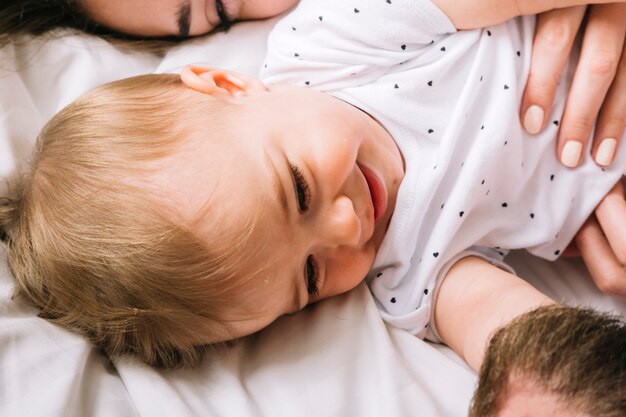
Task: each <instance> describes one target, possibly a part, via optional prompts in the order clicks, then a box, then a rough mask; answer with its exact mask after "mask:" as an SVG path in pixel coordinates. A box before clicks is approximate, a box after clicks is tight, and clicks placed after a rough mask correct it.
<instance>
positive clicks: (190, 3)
mask: <svg viewBox="0 0 626 417" xmlns="http://www.w3.org/2000/svg"><path fill="white" fill-rule="evenodd" d="M297 2H298V0H80V3H81V6H82V8H83V9H84V10H85V12H86V13H87V15H88V16H89V17H90V18H91V19H92V20H94V21H95V22H97V23H99V24H101V25H103V26H106V27H108V28H109V29H112V30H115V31H116V32H120V33H125V34H128V35H137V36H155V37H159V36H177V37H187V36H196V35H202V34H205V33H208V32H210V31H212V30H213V29H215V28H219V27H228V24H229V23H230V22H232V21H237V20H254V19H263V18H266V17H271V16H276V15H278V14H280V13H282V12H284V11H286V10H288V9H289V8H290V7H291V6H293V5H295V4H296V3H297Z"/></svg>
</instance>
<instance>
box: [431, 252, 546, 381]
mask: <svg viewBox="0 0 626 417" xmlns="http://www.w3.org/2000/svg"><path fill="white" fill-rule="evenodd" d="M552 303H554V301H552V300H551V299H550V298H548V297H547V296H545V295H544V294H542V293H540V292H539V291H537V290H536V289H535V288H533V287H532V286H531V285H530V284H528V283H527V282H526V281H524V280H522V279H521V278H519V277H517V276H515V275H513V274H511V273H509V272H506V271H504V270H502V269H500V268H498V267H496V266H494V265H492V264H490V263H488V262H487V261H485V260H483V259H480V258H478V257H473V256H470V257H467V258H463V259H461V260H460V261H459V262H457V263H456V264H455V265H454V266H453V267H452V268H451V269H450V271H449V272H448V273H447V275H446V276H445V278H444V280H443V282H442V283H441V287H440V288H439V292H438V295H437V299H436V303H435V325H436V327H437V331H438V332H439V335H440V336H441V339H442V340H443V342H444V343H445V344H447V345H448V346H450V347H451V348H452V349H453V350H454V351H455V352H457V353H458V354H459V355H461V356H462V357H463V358H464V359H465V361H467V363H468V364H469V365H470V366H471V367H472V368H473V369H474V370H476V371H478V369H480V365H481V363H482V360H483V354H484V352H485V348H486V346H487V343H488V342H489V338H490V337H491V335H492V334H493V333H494V332H495V331H496V330H497V329H498V328H500V327H502V326H503V325H505V324H507V323H508V322H510V321H511V320H513V319H514V318H515V317H517V316H519V315H521V314H523V313H525V312H527V311H529V310H532V309H534V308H536V307H539V306H542V305H547V304H552Z"/></svg>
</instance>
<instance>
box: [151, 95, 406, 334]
mask: <svg viewBox="0 0 626 417" xmlns="http://www.w3.org/2000/svg"><path fill="white" fill-rule="evenodd" d="M198 94H201V93H198ZM206 99H213V100H214V99H215V98H213V97H211V96H209V95H206ZM227 100H230V101H231V103H234V106H235V110H234V111H229V112H227V115H226V116H225V117H223V118H221V119H220V120H219V127H216V126H215V123H213V122H211V124H210V125H211V126H213V127H208V126H209V123H207V124H206V125H203V124H202V121H201V119H200V122H198V118H197V117H196V118H194V119H193V120H194V123H196V124H197V126H196V128H195V134H194V135H193V138H192V139H191V140H190V142H189V143H190V146H188V147H187V149H188V151H187V152H184V153H183V154H182V155H181V156H180V157H178V158H176V160H175V161H173V162H169V163H168V167H167V168H166V171H165V174H163V175H164V176H163V177H162V178H161V181H162V182H165V183H167V184H166V186H167V187H168V191H170V192H171V193H170V195H171V198H173V201H175V202H177V203H178V204H177V205H178V207H179V208H180V210H182V211H183V213H182V214H183V216H184V217H185V218H187V219H192V218H194V217H195V216H197V215H198V213H200V212H201V208H202V207H209V210H208V211H207V212H206V213H205V214H203V215H202V216H201V217H200V218H199V219H197V221H195V222H194V228H195V230H196V231H197V232H198V233H199V234H200V236H203V238H204V239H205V240H206V241H207V243H208V244H209V245H211V242H212V241H213V242H214V241H215V239H217V236H218V235H219V234H220V233H224V235H220V236H225V237H224V239H225V240H226V241H228V239H229V233H230V232H229V231H233V230H236V231H241V230H244V229H246V227H247V225H249V224H252V223H254V224H255V226H254V229H253V232H252V233H251V235H250V239H252V241H253V242H254V244H255V247H254V250H253V251H250V254H249V257H247V258H246V259H241V265H240V267H241V270H242V271H244V272H246V273H252V274H256V276H255V278H254V279H252V280H251V281H249V282H248V283H247V284H246V285H248V287H246V291H245V294H244V295H243V296H242V297H241V299H238V300H237V301H234V302H233V305H234V310H237V311H233V317H231V318H230V320H232V322H231V324H233V326H234V328H235V333H236V335H233V336H242V335H246V334H250V333H253V332H255V331H257V330H259V329H261V328H263V327H265V326H267V325H268V324H270V323H271V322H272V321H274V320H275V319H276V318H278V317H279V316H281V315H283V314H288V313H293V312H296V311H298V310H300V309H302V308H303V307H304V306H306V305H307V304H309V303H311V302H314V301H317V300H320V299H323V298H327V297H330V296H333V295H337V294H340V293H343V292H346V291H348V290H350V289H352V288H354V287H355V286H356V285H357V284H359V283H360V282H361V281H362V280H363V279H364V278H365V276H366V274H367V273H368V271H369V269H370V267H371V266H372V264H373V262H374V257H375V255H376V252H377V250H378V248H379V246H380V244H381V241H382V240H383V237H384V235H385V232H386V230H387V227H388V224H389V221H390V219H391V215H392V213H393V211H394V207H395V201H396V196H397V192H398V187H399V185H400V182H401V180H402V178H403V176H404V166H403V159H402V156H401V154H400V152H399V150H398V148H397V146H396V144H395V142H394V141H393V139H392V138H391V137H390V136H389V134H388V133H387V132H386V130H385V129H383V128H382V127H381V126H380V125H379V124H378V123H377V122H376V121H374V120H373V119H372V118H371V117H369V116H368V115H366V114H365V113H363V112H362V111H360V110H358V109H356V108H354V107H352V106H350V105H348V104H346V103H344V102H341V101H339V100H337V99H335V98H332V97H330V96H327V95H325V94H322V93H318V92H314V91H311V90H308V89H302V88H298V87H288V86H277V87H271V88H270V89H265V88H262V89H259V90H257V91H254V92H247V93H245V95H237V96H236V97H229V98H227ZM200 117H202V116H200ZM207 118H208V115H207ZM205 204H208V206H205ZM235 235H237V236H239V235H241V233H236V234H235ZM231 238H232V235H231ZM220 239H221V237H220Z"/></svg>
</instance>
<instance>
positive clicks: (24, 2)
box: [0, 0, 181, 50]
mask: <svg viewBox="0 0 626 417" xmlns="http://www.w3.org/2000/svg"><path fill="white" fill-rule="evenodd" d="M57 28H71V29H77V30H81V31H83V32H87V33H92V34H95V35H99V36H102V37H104V38H107V39H109V40H112V39H121V40H141V39H144V38H142V37H136V36H131V35H125V34H122V33H118V32H115V31H113V30H111V29H108V28H107V27H105V26H102V25H99V24H98V23H96V22H94V21H93V20H91V19H90V18H89V16H88V15H87V13H85V12H84V10H83V9H82V7H81V5H80V0H0V48H2V47H3V46H5V45H6V44H7V43H9V41H13V40H14V39H15V37H16V36H18V35H42V34H44V33H46V32H48V31H50V30H52V29H57ZM180 40H181V39H180V38H175V37H165V38H159V39H151V40H149V41H148V43H158V47H157V48H156V49H157V50H158V49H160V48H162V47H163V46H165V44H168V46H169V45H171V44H172V42H173V41H180ZM147 46H154V45H147ZM149 49H150V48H149Z"/></svg>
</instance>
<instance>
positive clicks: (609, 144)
mask: <svg viewBox="0 0 626 417" xmlns="http://www.w3.org/2000/svg"><path fill="white" fill-rule="evenodd" d="M616 147H617V140H615V139H613V138H607V139H604V140H602V142H600V147H598V152H597V153H596V162H597V163H598V165H602V166H607V165H610V164H611V162H613V155H615V148H616Z"/></svg>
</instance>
